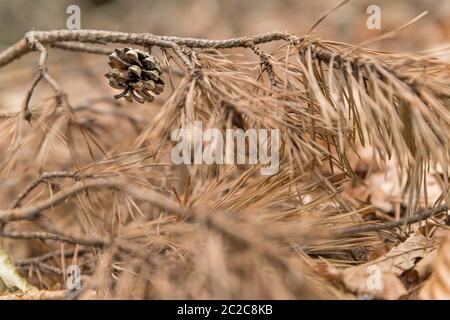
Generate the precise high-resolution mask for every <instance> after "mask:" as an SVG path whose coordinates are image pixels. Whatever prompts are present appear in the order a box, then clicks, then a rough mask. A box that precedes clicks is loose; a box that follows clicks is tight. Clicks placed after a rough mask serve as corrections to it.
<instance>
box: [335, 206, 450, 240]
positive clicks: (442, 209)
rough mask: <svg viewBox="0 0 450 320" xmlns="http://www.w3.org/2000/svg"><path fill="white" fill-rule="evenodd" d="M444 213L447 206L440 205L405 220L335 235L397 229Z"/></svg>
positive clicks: (338, 232)
mask: <svg viewBox="0 0 450 320" xmlns="http://www.w3.org/2000/svg"><path fill="white" fill-rule="evenodd" d="M446 211H448V205H446V204H445V205H442V206H439V207H436V208H433V209H430V210H425V211H423V212H421V213H419V214H416V215H413V216H410V217H405V218H403V219H400V220H397V221H389V222H385V223H376V224H362V225H359V226H353V227H348V228H343V229H341V230H338V231H337V232H336V234H337V235H349V234H356V233H363V232H370V231H379V230H385V229H392V228H397V227H401V226H405V225H408V224H412V223H416V222H419V221H423V220H426V219H428V218H431V217H432V216H435V215H437V214H439V213H443V212H446Z"/></svg>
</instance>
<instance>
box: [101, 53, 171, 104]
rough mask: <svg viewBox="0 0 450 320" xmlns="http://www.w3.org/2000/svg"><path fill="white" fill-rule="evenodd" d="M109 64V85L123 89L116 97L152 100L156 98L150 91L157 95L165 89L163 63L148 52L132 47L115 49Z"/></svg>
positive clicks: (143, 100) (130, 100)
mask: <svg viewBox="0 0 450 320" xmlns="http://www.w3.org/2000/svg"><path fill="white" fill-rule="evenodd" d="M108 64H109V66H110V67H111V68H112V69H111V70H110V71H109V72H108V73H107V74H105V76H106V77H107V78H108V79H109V85H110V86H111V87H113V88H115V89H122V90H123V92H122V93H120V94H117V95H115V96H114V98H116V99H120V98H124V99H125V100H127V101H128V102H132V101H133V100H135V101H137V102H140V103H144V102H145V101H149V102H151V101H153V100H154V99H155V98H154V96H153V95H152V94H151V93H150V92H152V93H153V94H155V95H157V94H160V93H161V92H163V90H164V80H163V79H162V71H161V65H160V63H159V62H158V61H157V60H156V58H155V57H153V56H151V55H150V54H148V53H147V52H144V51H141V50H137V49H132V48H123V49H115V50H114V52H113V53H112V54H111V55H110V56H109V63H108Z"/></svg>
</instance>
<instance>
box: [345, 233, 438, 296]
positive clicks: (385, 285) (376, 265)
mask: <svg viewBox="0 0 450 320" xmlns="http://www.w3.org/2000/svg"><path fill="white" fill-rule="evenodd" d="M433 246H434V241H433V240H432V239H429V238H426V237H424V236H423V235H421V234H420V233H414V234H412V235H411V236H410V237H409V238H408V239H407V240H406V241H404V242H402V243H400V244H399V245H397V246H396V247H394V248H392V249H391V250H390V251H389V252H387V253H386V254H385V255H383V256H381V257H380V258H378V259H376V260H373V261H371V262H368V263H365V264H362V265H359V266H355V267H350V268H347V269H345V270H343V271H342V272H341V279H342V281H343V283H344V284H345V285H346V287H347V288H348V289H349V290H351V291H353V292H355V293H357V294H359V295H368V296H370V297H374V298H378V299H388V300H391V299H399V298H400V297H401V296H403V295H405V294H406V293H407V291H406V289H405V287H404V286H403V284H402V283H401V281H400V280H399V278H398V276H400V275H401V274H403V273H404V272H405V271H407V270H410V269H412V268H414V266H415V264H416V261H417V259H419V258H423V257H424V256H425V255H426V254H428V253H429V252H430V251H431V250H432V249H433Z"/></svg>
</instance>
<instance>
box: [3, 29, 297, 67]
mask: <svg viewBox="0 0 450 320" xmlns="http://www.w3.org/2000/svg"><path fill="white" fill-rule="evenodd" d="M27 38H34V39H36V40H37V41H39V42H40V43H41V44H43V45H45V44H49V45H52V44H54V43H58V42H65V41H76V42H83V43H101V44H105V43H122V44H133V45H140V46H157V47H160V48H172V49H174V44H175V45H177V46H187V47H190V48H200V49H206V48H215V49H226V48H236V47H241V48H246V47H248V44H249V41H250V43H253V44H254V45H258V44H262V43H267V42H272V41H279V40H284V41H294V42H299V41H300V40H301V39H300V38H298V37H297V36H295V35H293V34H290V33H288V32H285V31H284V32H279V31H278V32H270V33H264V34H259V35H254V36H246V37H239V38H232V39H227V40H208V39H196V38H180V37H167V36H156V35H153V34H150V33H124V32H113V31H102V30H56V31H31V32H28V33H27V34H26V36H25V38H24V39H22V40H20V41H19V42H18V43H16V44H15V45H14V46H12V47H10V48H8V49H6V50H5V51H3V52H2V53H1V54H0V67H2V66H4V65H7V64H9V63H11V62H12V61H14V60H16V59H18V58H20V57H21V56H23V55H25V54H27V53H28V52H30V51H31V50H32V48H31V47H30V45H29V43H28V41H27V40H26V39H27ZM60 47H61V46H60Z"/></svg>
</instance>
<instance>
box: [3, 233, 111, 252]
mask: <svg viewBox="0 0 450 320" xmlns="http://www.w3.org/2000/svg"><path fill="white" fill-rule="evenodd" d="M0 237H3V238H11V239H26V240H36V239H39V240H55V241H62V242H67V243H70V244H79V245H83V246H89V247H98V248H101V247H104V246H105V245H107V244H108V243H109V241H107V240H104V239H101V238H87V237H72V236H68V235H62V234H55V233H49V232H31V231H24V232H18V231H0Z"/></svg>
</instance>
